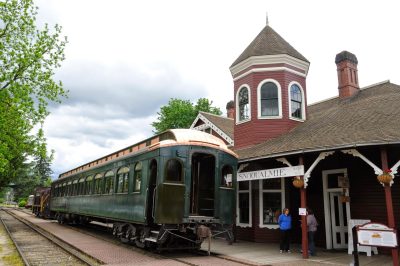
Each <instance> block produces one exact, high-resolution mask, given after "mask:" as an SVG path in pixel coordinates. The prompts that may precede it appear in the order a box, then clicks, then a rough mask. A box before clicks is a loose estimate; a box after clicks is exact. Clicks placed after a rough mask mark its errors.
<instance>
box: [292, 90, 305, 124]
mask: <svg viewBox="0 0 400 266" xmlns="http://www.w3.org/2000/svg"><path fill="white" fill-rule="evenodd" d="M289 95H290V101H289V102H290V106H289V115H290V118H294V119H300V120H304V119H305V103H304V93H303V89H302V88H301V87H300V84H297V83H293V84H291V85H290V87H289Z"/></svg>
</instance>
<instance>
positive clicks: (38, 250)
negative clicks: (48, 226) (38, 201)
mask: <svg viewBox="0 0 400 266" xmlns="http://www.w3.org/2000/svg"><path fill="white" fill-rule="evenodd" d="M0 219H1V222H2V223H3V225H4V228H5V229H6V232H7V233H8V234H9V236H10V238H11V239H12V241H13V242H14V244H15V246H16V248H17V250H18V252H19V254H20V255H21V258H22V260H23V261H24V264H25V265H32V266H34V265H71V266H72V265H74V266H75V265H99V263H98V262H97V261H95V260H93V259H91V258H88V257H87V256H85V255H84V254H82V253H81V252H79V251H77V250H74V249H73V248H72V247H71V246H69V245H68V244H66V243H64V242H62V241H61V240H59V239H56V238H55V237H53V236H52V235H50V234H48V233H46V232H45V231H43V230H40V229H39V228H36V227H34V226H32V225H30V224H29V223H27V222H25V221H24V220H23V219H21V218H19V217H18V216H16V215H13V214H12V213H11V212H9V211H8V210H7V209H5V208H2V209H1V210H0Z"/></svg>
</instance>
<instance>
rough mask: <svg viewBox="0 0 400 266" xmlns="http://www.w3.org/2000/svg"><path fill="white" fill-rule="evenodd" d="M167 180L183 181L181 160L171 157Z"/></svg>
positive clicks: (166, 172) (166, 170)
mask: <svg viewBox="0 0 400 266" xmlns="http://www.w3.org/2000/svg"><path fill="white" fill-rule="evenodd" d="M165 181H169V182H183V167H182V163H181V162H180V161H179V160H177V159H171V160H169V161H168V162H167V163H166V165H165Z"/></svg>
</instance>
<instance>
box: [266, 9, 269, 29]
mask: <svg viewBox="0 0 400 266" xmlns="http://www.w3.org/2000/svg"><path fill="white" fill-rule="evenodd" d="M266 23H267V26H269V23H268V12H267V20H266Z"/></svg>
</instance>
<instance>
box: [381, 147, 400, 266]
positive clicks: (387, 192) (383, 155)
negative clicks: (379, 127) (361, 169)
mask: <svg viewBox="0 0 400 266" xmlns="http://www.w3.org/2000/svg"><path fill="white" fill-rule="evenodd" d="M381 161H382V170H383V171H384V170H386V169H389V167H388V160H387V152H386V148H381ZM384 189H385V199H386V211H387V217H388V225H389V227H391V228H395V226H396V224H395V222H394V212H393V202H392V189H391V187H390V185H385V187H384ZM392 259H393V265H394V266H398V265H399V252H398V250H397V248H392Z"/></svg>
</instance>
